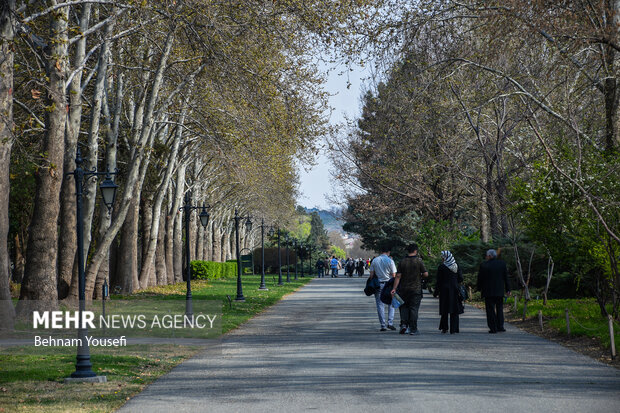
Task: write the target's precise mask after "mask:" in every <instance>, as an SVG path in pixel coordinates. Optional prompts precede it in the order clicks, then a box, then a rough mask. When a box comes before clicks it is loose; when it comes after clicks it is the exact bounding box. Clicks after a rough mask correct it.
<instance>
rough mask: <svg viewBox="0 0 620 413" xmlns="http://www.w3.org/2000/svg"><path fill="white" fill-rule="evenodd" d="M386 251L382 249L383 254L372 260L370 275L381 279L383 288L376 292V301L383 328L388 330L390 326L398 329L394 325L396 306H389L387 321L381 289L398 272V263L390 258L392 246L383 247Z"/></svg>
mask: <svg viewBox="0 0 620 413" xmlns="http://www.w3.org/2000/svg"><path fill="white" fill-rule="evenodd" d="M382 249H383V250H384V251H381V255H379V256H378V257H376V258H375V259H374V260H372V263H371V264H370V277H368V279H371V278H372V277H377V278H378V279H379V284H380V285H381V288H379V289H378V290H377V291H376V292H375V302H376V303H377V314H378V315H379V323H380V324H381V330H379V331H386V330H387V329H388V328H389V329H390V330H396V327H394V307H392V306H391V305H389V306H388V319H387V323H386V320H385V304H383V302H382V301H381V290H383V287H385V284H386V283H387V282H388V281H390V278H392V277H394V274H396V264H394V260H392V258H390V250H391V248H390V247H384V248H382Z"/></svg>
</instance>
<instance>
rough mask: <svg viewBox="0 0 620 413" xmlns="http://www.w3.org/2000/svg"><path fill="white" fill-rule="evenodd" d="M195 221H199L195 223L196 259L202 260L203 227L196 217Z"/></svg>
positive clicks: (203, 245)
mask: <svg viewBox="0 0 620 413" xmlns="http://www.w3.org/2000/svg"><path fill="white" fill-rule="evenodd" d="M197 221H199V222H198V223H197V224H198V225H197V226H196V227H197V231H196V244H197V245H196V259H197V260H200V261H202V260H204V247H205V229H204V228H203V226H202V224H201V223H200V219H197Z"/></svg>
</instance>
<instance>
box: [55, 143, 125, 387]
mask: <svg viewBox="0 0 620 413" xmlns="http://www.w3.org/2000/svg"><path fill="white" fill-rule="evenodd" d="M82 162H83V160H82V152H81V151H80V148H79V146H78V148H77V150H76V152H75V170H74V171H73V172H67V173H66V174H65V176H69V175H73V177H74V178H75V207H76V216H77V222H76V231H77V247H78V248H77V259H78V290H79V293H78V294H79V300H80V302H79V307H78V309H79V326H78V340H79V343H80V345H79V346H78V349H77V357H76V363H75V371H74V372H73V373H71V377H72V378H78V379H83V378H89V377H96V376H97V374H96V373H95V372H94V371H93V370H92V366H93V365H92V364H91V362H90V348H89V347H88V341H87V340H86V336H87V335H88V328H87V327H86V326H84V325H82V320H83V318H82V313H83V312H84V310H85V309H86V291H85V289H86V276H85V274H84V242H83V238H84V232H83V231H84V228H83V224H82V192H83V191H82V188H83V183H84V179H85V178H86V179H91V178H95V177H97V176H105V180H104V181H103V182H102V183H101V184H100V185H99V188H100V189H101V197H102V198H103V203H104V204H105V206H106V207H107V208H108V212H109V211H111V209H112V206H113V205H114V199H115V198H116V190H117V189H118V185H116V184H115V183H114V181H112V176H111V175H116V174H117V173H118V172H117V171H115V172H110V171H105V172H97V170H96V169H93V170H92V171H85V170H84V169H82Z"/></svg>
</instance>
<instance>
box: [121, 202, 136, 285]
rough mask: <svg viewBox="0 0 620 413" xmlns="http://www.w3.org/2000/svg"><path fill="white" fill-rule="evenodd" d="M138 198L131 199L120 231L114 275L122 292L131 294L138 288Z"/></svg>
mask: <svg viewBox="0 0 620 413" xmlns="http://www.w3.org/2000/svg"><path fill="white" fill-rule="evenodd" d="M139 205H140V201H139V200H138V199H135V198H134V199H133V200H131V204H130V206H129V211H128V212H127V217H126V218H125V222H124V224H123V229H122V231H121V242H120V246H119V251H118V256H117V260H116V277H117V279H118V283H119V285H120V287H121V293H122V294H131V293H132V292H134V290H136V289H137V288H139V285H138V284H137V280H138V222H139Z"/></svg>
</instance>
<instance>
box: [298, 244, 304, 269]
mask: <svg viewBox="0 0 620 413" xmlns="http://www.w3.org/2000/svg"><path fill="white" fill-rule="evenodd" d="M304 251H305V250H304V243H303V241H300V242H299V258H300V259H301V278H304Z"/></svg>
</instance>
